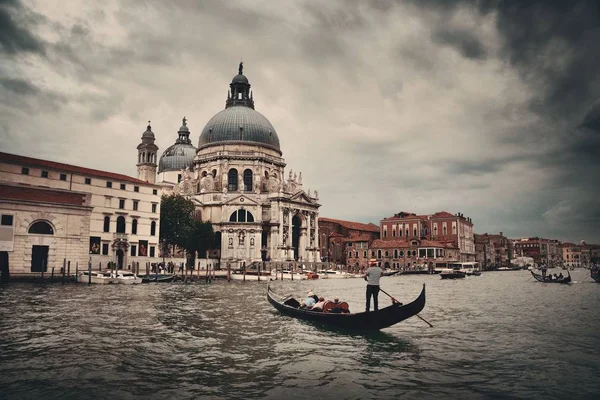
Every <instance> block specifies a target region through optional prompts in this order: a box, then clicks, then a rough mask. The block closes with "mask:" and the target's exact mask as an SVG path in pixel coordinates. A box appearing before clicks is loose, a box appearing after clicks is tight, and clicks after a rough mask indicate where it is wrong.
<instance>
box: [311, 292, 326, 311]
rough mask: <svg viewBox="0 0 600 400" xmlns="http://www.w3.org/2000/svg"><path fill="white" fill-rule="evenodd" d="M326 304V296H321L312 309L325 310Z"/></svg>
mask: <svg viewBox="0 0 600 400" xmlns="http://www.w3.org/2000/svg"><path fill="white" fill-rule="evenodd" d="M324 304H325V298H324V297H323V296H321V297H319V301H318V302H316V303H315V305H314V306H312V308H311V310H312V311H323V305H324Z"/></svg>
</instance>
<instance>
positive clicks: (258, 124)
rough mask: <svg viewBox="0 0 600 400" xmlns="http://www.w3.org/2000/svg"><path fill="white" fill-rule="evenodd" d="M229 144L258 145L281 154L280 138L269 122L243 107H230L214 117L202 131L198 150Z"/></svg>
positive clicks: (257, 113)
mask: <svg viewBox="0 0 600 400" xmlns="http://www.w3.org/2000/svg"><path fill="white" fill-rule="evenodd" d="M227 142H229V143H232V142H249V143H256V144H260V145H264V146H266V147H270V148H273V149H275V150H277V151H279V152H281V149H280V148H279V137H278V136H277V132H275V128H273V125H271V123H270V122H269V120H268V119H266V118H265V117H264V116H263V115H262V114H261V113H259V112H258V111H255V110H253V109H252V108H250V107H245V106H243V105H240V106H233V107H228V108H226V109H224V110H223V111H221V112H219V113H218V114H216V115H215V116H214V117H212V118H211V119H210V121H208V123H207V124H206V126H205V127H204V129H203V130H202V134H201V135H200V141H199V142H198V148H202V147H206V146H210V145H212V144H217V143H218V144H221V143H227Z"/></svg>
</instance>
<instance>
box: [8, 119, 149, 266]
mask: <svg viewBox="0 0 600 400" xmlns="http://www.w3.org/2000/svg"><path fill="white" fill-rule="evenodd" d="M156 150H157V147H156V146H155V145H154V134H153V133H152V131H151V128H150V126H148V128H147V130H146V132H144V133H143V134H142V144H141V145H140V146H138V158H137V165H138V173H139V175H140V177H143V178H145V179H147V181H146V180H141V179H136V178H132V177H129V176H126V175H121V174H115V173H112V172H106V171H100V170H95V169H90V168H84V167H78V166H74V165H69V164H63V163H58V162H53V161H48V160H41V159H37V158H31V157H24V156H19V155H14V154H8V153H0V184H1V185H2V196H1V198H0V208H1V210H2V218H3V220H5V222H7V221H8V220H12V223H13V225H12V226H13V228H12V229H13V234H14V239H13V240H12V241H13V243H12V249H13V250H8V255H9V259H10V265H11V273H13V272H14V273H28V272H41V271H40V268H42V267H41V265H42V263H43V264H44V265H45V267H44V268H46V269H47V270H48V271H49V269H48V268H51V267H55V268H60V267H62V264H63V259H65V258H66V259H67V260H68V261H72V262H73V263H76V262H77V263H81V262H82V261H85V263H86V264H87V262H88V261H90V260H91V262H92V264H93V265H94V268H97V267H98V266H99V265H103V267H104V268H106V266H107V264H108V263H109V262H114V263H116V264H117V265H118V266H119V267H121V268H127V267H129V268H131V267H132V266H134V265H136V264H137V263H140V264H141V265H142V266H144V265H145V264H146V263H147V262H151V261H154V262H156V261H158V237H159V216H160V193H159V186H157V185H155V184H153V183H151V182H153V181H154V178H153V176H154V175H155V174H156ZM132 161H133V159H132ZM3 229H4V228H3ZM4 234H6V232H4ZM81 243H85V246H83V247H82V245H81Z"/></svg>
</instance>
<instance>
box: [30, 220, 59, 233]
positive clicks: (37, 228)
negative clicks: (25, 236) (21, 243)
mask: <svg viewBox="0 0 600 400" xmlns="http://www.w3.org/2000/svg"><path fill="white" fill-rule="evenodd" d="M27 233H34V234H36V235H54V228H52V225H50V223H49V222H47V221H36V222H34V223H33V224H31V226H30V227H29V230H28V231H27Z"/></svg>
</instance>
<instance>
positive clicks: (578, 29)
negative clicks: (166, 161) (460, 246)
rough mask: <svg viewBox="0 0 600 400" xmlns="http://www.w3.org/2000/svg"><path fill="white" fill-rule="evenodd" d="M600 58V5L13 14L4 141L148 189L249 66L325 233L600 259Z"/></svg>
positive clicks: (69, 9) (363, 5) (165, 7)
mask: <svg viewBox="0 0 600 400" xmlns="http://www.w3.org/2000/svg"><path fill="white" fill-rule="evenodd" d="M597 43H600V10H599V4H598V3H597V2H594V1H579V2H547V1H528V2H520V1H469V0H465V1H457V2H447V1H375V0H373V1H366V2H363V1H341V0H339V1H327V2H314V1H279V2H272V1H266V0H264V1H241V0H240V1H220V2H213V1H204V2H197V1H191V0H189V1H177V2H171V3H165V2H163V1H159V0H147V1H117V0H112V1H106V2H103V3H102V5H96V4H95V3H94V2H85V1H74V2H62V1H59V0H56V1H48V0H45V1H42V0H23V1H17V0H0V54H1V55H2V57H3V63H2V64H1V65H0V120H1V121H2V122H1V123H0V143H2V150H3V151H7V152H14V153H18V154H23V155H29V156H33V157H41V158H47V159H51V160H56V161H62V162H68V163H73V164H79V165H85V166H87V167H92V168H101V169H106V170H110V171H114V172H120V173H126V174H130V175H134V176H135V160H136V150H135V147H136V145H137V144H138V143H139V141H140V136H141V133H142V132H143V131H144V130H145V127H146V124H147V121H148V120H151V121H152V127H153V130H154V132H155V134H156V136H157V144H158V145H159V147H160V148H161V150H164V149H165V148H166V147H168V146H169V145H170V144H172V143H173V142H174V141H175V139H176V137H177V133H176V131H177V129H178V127H179V125H180V123H181V118H182V117H183V116H184V115H185V116H186V117H187V118H188V120H189V122H188V126H189V127H190V130H191V137H192V140H193V141H194V142H196V141H197V140H198V137H199V134H200V132H201V131H202V128H203V127H204V125H205V124H206V122H207V121H208V120H209V119H210V118H211V117H212V116H213V115H214V114H215V113H217V112H218V111H220V110H221V109H223V108H224V103H225V98H226V95H227V90H228V84H229V82H230V81H231V78H232V77H233V76H234V75H235V74H236V72H237V65H238V63H239V61H240V60H242V59H243V61H244V65H245V69H244V71H245V74H246V76H247V77H248V79H249V80H250V83H251V84H252V89H253V92H254V99H255V104H256V109H257V110H258V111H259V112H261V113H262V114H264V115H265V116H266V117H267V118H268V119H269V120H270V121H271V122H272V123H273V125H274V126H275V128H276V130H277V132H278V135H279V138H280V141H281V145H282V150H283V153H284V157H285V158H286V161H287V163H288V168H291V169H294V170H295V171H302V173H303V178H304V182H305V186H307V187H310V188H311V189H313V190H314V189H317V190H319V193H320V199H321V202H322V204H323V206H322V208H321V215H322V216H327V217H333V218H340V219H349V220H356V221H362V222H374V223H378V221H379V220H380V219H381V218H384V217H388V216H390V215H392V214H393V213H396V212H398V211H410V212H417V213H433V212H436V211H440V210H447V211H450V212H453V213H456V212H462V213H463V214H465V215H467V216H469V217H471V218H473V220H474V223H475V230H476V231H477V232H480V233H484V232H499V231H502V232H504V233H505V234H508V235H509V236H511V237H519V236H529V235H540V236H546V237H550V238H556V239H561V240H571V241H578V240H582V239H585V240H587V241H589V242H600V230H599V229H598V226H599V224H600V202H598V201H597V199H598V196H599V195H600V190H599V189H598V185H597V183H596V182H597V181H598V178H599V177H600V157H598V156H597V154H598V153H599V152H600V70H598V68H597V61H596V60H598V59H600V54H597V53H599V52H600V48H599V47H598V46H597V45H596V44H597Z"/></svg>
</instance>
